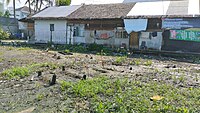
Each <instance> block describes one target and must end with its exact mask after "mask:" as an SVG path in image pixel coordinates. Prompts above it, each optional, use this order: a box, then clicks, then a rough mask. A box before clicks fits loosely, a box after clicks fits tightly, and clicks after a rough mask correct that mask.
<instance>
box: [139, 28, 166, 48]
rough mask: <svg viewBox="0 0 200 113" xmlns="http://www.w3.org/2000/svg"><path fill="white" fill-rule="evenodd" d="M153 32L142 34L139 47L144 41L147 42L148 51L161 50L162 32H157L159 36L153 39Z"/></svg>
mask: <svg viewBox="0 0 200 113" xmlns="http://www.w3.org/2000/svg"><path fill="white" fill-rule="evenodd" d="M150 33H151V32H141V33H140V36H139V47H140V46H141V43H142V41H145V42H146V46H147V48H148V49H155V50H161V46H162V32H157V36H155V37H153V36H152V35H151V34H150Z"/></svg>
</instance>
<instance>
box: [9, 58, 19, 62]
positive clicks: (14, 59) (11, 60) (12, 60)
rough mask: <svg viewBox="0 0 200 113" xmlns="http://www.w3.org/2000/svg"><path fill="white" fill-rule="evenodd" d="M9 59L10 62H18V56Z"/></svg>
mask: <svg viewBox="0 0 200 113" xmlns="http://www.w3.org/2000/svg"><path fill="white" fill-rule="evenodd" d="M8 61H9V62H16V61H17V59H16V58H11V59H9V60H8Z"/></svg>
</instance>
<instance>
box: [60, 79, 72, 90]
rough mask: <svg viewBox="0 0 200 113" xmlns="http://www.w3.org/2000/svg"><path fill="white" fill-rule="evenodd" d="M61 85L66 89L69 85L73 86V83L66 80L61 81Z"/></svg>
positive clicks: (62, 88)
mask: <svg viewBox="0 0 200 113" xmlns="http://www.w3.org/2000/svg"><path fill="white" fill-rule="evenodd" d="M60 85H61V90H62V91H64V90H66V89H68V88H69V87H71V85H72V83H71V82H66V81H61V82H60Z"/></svg>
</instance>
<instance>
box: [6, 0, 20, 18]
mask: <svg viewBox="0 0 200 113" xmlns="http://www.w3.org/2000/svg"><path fill="white" fill-rule="evenodd" d="M18 1H19V2H20V0H18ZM9 3H10V0H6V4H7V5H8V4H9ZM13 14H14V18H16V15H15V0H13Z"/></svg>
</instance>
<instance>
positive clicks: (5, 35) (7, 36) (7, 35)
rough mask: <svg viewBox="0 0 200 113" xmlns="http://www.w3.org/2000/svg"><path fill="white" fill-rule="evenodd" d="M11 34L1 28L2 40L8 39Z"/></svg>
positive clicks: (0, 35) (0, 36)
mask: <svg viewBox="0 0 200 113" xmlns="http://www.w3.org/2000/svg"><path fill="white" fill-rule="evenodd" d="M9 36H10V34H9V33H8V32H5V31H3V30H2V29H1V28H0V40H4V39H8V38H9Z"/></svg>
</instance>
